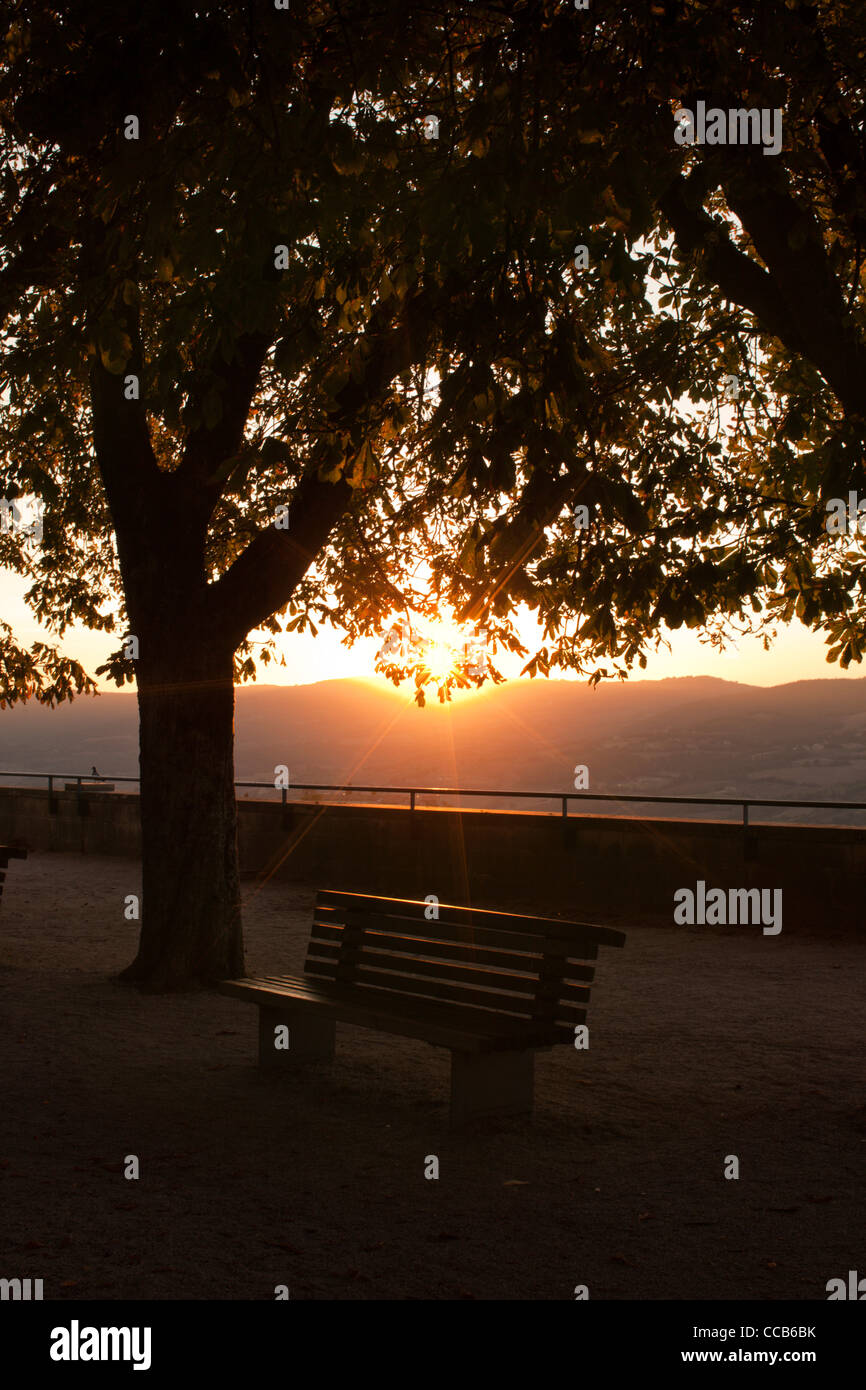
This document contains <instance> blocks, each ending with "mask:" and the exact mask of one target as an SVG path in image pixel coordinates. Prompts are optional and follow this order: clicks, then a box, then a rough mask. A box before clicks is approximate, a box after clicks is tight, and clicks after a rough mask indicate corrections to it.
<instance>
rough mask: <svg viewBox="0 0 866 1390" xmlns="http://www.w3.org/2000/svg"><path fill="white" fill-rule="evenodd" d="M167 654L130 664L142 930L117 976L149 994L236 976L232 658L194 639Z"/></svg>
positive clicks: (240, 966)
mask: <svg viewBox="0 0 866 1390" xmlns="http://www.w3.org/2000/svg"><path fill="white" fill-rule="evenodd" d="M148 645H149V648H150V651H151V652H152V651H153V649H154V646H156V645H157V644H153V645H151V644H148ZM158 645H159V646H160V648H161V647H162V644H158ZM170 648H174V649H173V650H170V652H169V654H166V652H165V649H162V650H160V655H159V659H158V660H156V661H155V660H154V659H153V658H152V656H151V657H150V658H148V656H146V654H145V651H144V644H142V653H141V660H139V662H138V663H137V674H138V707H139V718H140V752H139V762H140V768H141V773H140V776H141V852H142V927H141V938H140V943H139V951H138V955H137V957H136V959H135V960H134V961H133V963H132V965H131V966H129V968H128V969H127V970H125V971H124V972H123V974H122V976H121V978H122V979H125V980H129V981H134V982H135V983H138V984H141V985H143V986H145V987H146V988H149V989H153V990H183V989H192V988H195V987H196V986H202V985H206V984H208V983H211V982H213V981H215V980H219V979H226V978H230V977H233V976H238V975H242V974H243V973H244V957H243V936H242V930H241V903H240V876H239V872H238V852H237V804H236V800H235V788H234V683H233V677H232V656H231V653H230V652H229V653H226V652H221V653H219V654H215V653H214V651H213V646H212V643H211V642H210V641H208V640H203V639H202V638H201V637H200V636H198V637H197V636H196V634H195V630H194V629H193V630H192V631H190V630H189V629H188V630H187V634H186V640H185V644H184V647H183V649H182V650H181V651H178V650H177V648H176V647H174V644H173V643H172V644H170Z"/></svg>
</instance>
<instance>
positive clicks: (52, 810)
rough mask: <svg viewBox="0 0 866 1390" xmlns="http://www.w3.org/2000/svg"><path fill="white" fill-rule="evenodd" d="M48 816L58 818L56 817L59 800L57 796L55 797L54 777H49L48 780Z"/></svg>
mask: <svg viewBox="0 0 866 1390" xmlns="http://www.w3.org/2000/svg"><path fill="white" fill-rule="evenodd" d="M48 814H49V816H56V815H57V798H56V796H55V795H54V778H53V777H49V778H48Z"/></svg>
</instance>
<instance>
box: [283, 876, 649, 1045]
mask: <svg viewBox="0 0 866 1390" xmlns="http://www.w3.org/2000/svg"><path fill="white" fill-rule="evenodd" d="M425 910H426V911H431V909H430V908H428V907H427V904H426V903H423V902H415V901H409V900H405V899H401V898H373V897H367V896H365V895H363V894H360V893H340V892H336V891H331V890H322V891H321V892H319V893H318V894H317V896H316V906H315V912H314V918H313V929H312V933H311V936H310V945H309V952H308V955H307V961H306V966H305V971H306V974H307V975H308V976H310V977H312V978H313V979H315V980H316V981H319V982H322V983H324V982H325V981H329V982H331V983H332V984H333V985H335V986H340V985H347V986H351V987H353V988H358V989H361V990H365V989H366V990H374V989H375V990H387V991H389V993H390V994H391V995H392V997H393V996H397V995H407V996H415V997H417V998H418V999H419V1000H425V1001H427V1002H430V1001H433V1000H440V1001H443V1002H445V1003H447V1004H449V1005H452V1006H453V1005H457V1006H462V1007H464V1008H466V1009H467V1010H470V1011H471V1012H473V1013H476V1011H477V1010H486V1011H491V1010H492V1011H493V1012H494V1013H495V1014H497V1015H507V1016H508V1017H510V1018H513V1019H516V1020H524V1021H526V1022H532V1023H534V1024H535V1025H537V1026H538V1027H540V1028H542V1029H544V1030H545V1031H547V1030H549V1031H550V1034H551V1037H552V1038H556V1039H560V1040H562V1041H566V1040H568V1039H571V1038H573V1036H574V1025H575V1024H576V1023H582V1022H583V1021H584V1018H585V1016H586V1009H585V1005H586V1003H587V1002H588V1000H589V986H590V983H591V981H592V979H593V975H594V973H595V972H594V969H593V967H592V966H591V965H589V964H587V962H588V961H592V960H594V959H595V958H596V956H597V954H598V947H599V946H600V945H606V946H622V945H623V943H624V942H625V935H624V933H623V932H618V931H613V930H612V929H611V928H609V927H596V926H591V925H589V924H588V923H585V922H561V921H558V920H556V919H555V918H550V917H524V916H515V915H512V914H511V913H506V912H490V911H484V910H481V909H478V908H471V907H452V906H450V905H448V904H446V903H441V904H439V906H438V919H437V920H435V921H428V920H427V919H426V917H425Z"/></svg>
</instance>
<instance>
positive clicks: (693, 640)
mask: <svg viewBox="0 0 866 1390" xmlns="http://www.w3.org/2000/svg"><path fill="white" fill-rule="evenodd" d="M25 587H26V585H25V584H24V582H23V581H21V580H20V579H19V578H18V577H17V576H15V575H12V574H10V573H8V572H3V571H0V613H2V616H3V618H4V620H5V621H6V622H8V623H10V624H11V625H12V628H13V630H14V631H15V633H16V636H17V637H18V639H19V641H24V642H25V643H27V644H28V645H29V643H31V642H33V641H35V640H37V638H39V639H42V640H47V641H53V640H55V639H53V638H52V637H51V635H50V634H47V633H46V632H45V631H44V629H41V628H40V627H39V625H38V624H37V623H36V621H35V620H34V618H33V616H32V614H31V613H30V611H29V609H28V608H27V606H26V604H25V603H24V602H23V598H22V595H23V593H24V590H25ZM521 632H522V635H523V639H524V642H525V643H526V644H527V645H530V644H531V642H532V640H533V636H534V635H536V633H537V629H535V627H534V624H533V622H532V618H531V615H530V614H528V613H526V614H525V615H524V620H523V622H522V623H521ZM669 638H670V642H671V651H670V652H667V651H664V650H662V651H660V652H658V653H657V654H655V655H652V654H650V655H649V656H648V662H647V668H646V670H645V671H643V672H636V673H635V674H634V675H633V676H632V677H631V679H633V680H640V679H644V680H662V679H664V678H665V677H668V676H698V675H701V676H718V677H720V678H722V679H724V680H732V681H740V682H743V683H744V684H749V685H783V684H785V683H787V682H788V681H796V680H815V679H826V678H828V677H840V676H841V677H845V676H846V675H847V676H850V677H853V678H855V679H856V678H858V677H862V676H863V675H864V674H866V672H864V669H863V667H862V666H855V665H852V666H851V667H849V669H848V671H847V672H844V671H841V670H840V669H839V667H838V665H832V666H831V665H829V664H828V663H827V661H826V647H825V644H824V639H823V638H822V637H821V636H820V635H818V634H815V633H810V632H808V631H807V630H806V629H805V628H803V627H802V626H800V625H799V624H797V625H795V626H792V627H790V628H786V629H783V630H781V631H780V635H779V638H778V640H777V642H776V644H775V646H774V647H773V648H772V649H771V650H770V651H769V652H765V651H764V650H763V648H762V647H761V643H760V640H759V639H758V638H745V639H743V640H742V641H741V643H740V649H739V650H738V651H737V650H732V651H731V653H730V655H727V654H726V655H723V656H722V655H719V654H718V653H717V652H715V651H714V650H713V649H712V648H709V647H706V646H704V645H702V644H701V643H700V642H699V641H698V639H697V637H696V636H695V634H694V633H692V632H688V631H686V630H684V629H681V630H680V631H679V632H675V633H671V634H669ZM59 645H60V647H61V649H62V650H63V651H65V652H66V654H67V655H69V656H74V657H76V658H77V659H78V660H79V661H81V662H82V663H83V664H84V666H85V667H86V668H87V670H88V671H89V672H90V673H91V674H93V672H94V670H95V669H96V667H97V666H98V665H100V663H101V662H102V661H103V660H104V659H105V657H106V656H107V655H108V653H109V652H110V651H113V650H116V648H117V646H118V645H119V642H118V638H116V637H106V636H105V635H104V634H103V633H94V632H88V631H87V629H85V628H78V629H70V631H69V632H68V633H67V634H66V636H65V637H64V639H63V640H62V642H60V644H59ZM379 645H380V644H379V642H377V641H376V640H366V641H361V642H358V643H356V645H355V646H354V647H353V648H351V649H349V648H347V647H344V646H343V645H342V644H341V642H340V638H339V636H338V635H337V634H336V633H335V632H334V631H333V629H331V628H330V627H326V628H322V629H320V630H319V635H318V636H317V637H315V638H313V637H310V636H308V635H307V636H297V635H295V634H291V635H290V636H288V637H284V638H283V639H281V650H282V651H283V653H284V655H285V658H286V665H285V667H280V666H275V665H273V664H271V665H270V666H268V667H266V668H264V669H263V670H262V671H261V673H260V676H259V679H260V680H261V681H262V682H263V683H266V684H269V685H308V684H310V683H311V682H313V681H320V680H332V679H336V678H339V677H342V676H355V677H365V676H366V677H370V676H373V675H374V674H375V673H374V657H375V653H376V651H377V649H378V646H379ZM521 664H522V662H521V661H520V660H519V659H518V658H514V657H508V656H505V657H503V658H502V660H501V664H500V669H501V670H502V672H503V674H504V675H505V676H507V677H508V678H509V679H514V678H517V676H518V673H519V670H520V666H521ZM563 675H564V673H561V672H559V673H557V676H558V678H559V679H562V678H563ZM103 688H104V689H109V690H111V689H116V687H115V686H113V685H112V684H111V683H110V682H109V684H108V685H105V686H104V687H103ZM406 688H407V690H408V689H409V687H408V686H407V687H406Z"/></svg>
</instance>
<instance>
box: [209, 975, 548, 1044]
mask: <svg viewBox="0 0 866 1390" xmlns="http://www.w3.org/2000/svg"><path fill="white" fill-rule="evenodd" d="M219 990H220V992H221V993H222V994H229V995H233V996H235V997H237V998H241V999H248V1000H252V1001H253V1002H255V1003H258V1004H265V1005H270V1006H271V1007H273V1008H279V1007H280V1005H281V1004H283V1005H285V1006H287V1007H289V1008H302V1009H303V1008H310V1009H319V1010H324V1011H326V1012H330V1013H332V1014H333V1015H334V1016H335V1017H336V1018H338V1019H340V1020H341V1021H342V1022H344V1023H355V1024H358V1025H360V1026H362V1027H366V1028H373V1029H376V1030H378V1031H379V1032H383V1033H398V1034H400V1035H401V1036H404V1037H414V1038H419V1039H421V1040H422V1041H424V1042H429V1043H431V1044H433V1045H434V1046H440V1047H450V1048H457V1049H458V1050H460V1051H466V1052H484V1051H507V1050H508V1049H510V1048H521V1047H523V1048H525V1047H550V1046H552V1045H553V1043H554V1042H556V1041H561V1040H563V1033H564V1031H565V1030H563V1029H562V1028H561V1027H560V1028H559V1029H557V1028H556V1027H555V1026H554V1027H550V1026H549V1025H539V1024H533V1023H532V1022H531V1021H530V1020H527V1019H509V1018H506V1017H504V1016H502V1015H496V1014H490V1015H488V1017H487V1018H485V1017H484V1016H483V1015H481V1014H479V1013H478V1012H475V1013H473V1012H471V1011H470V1010H468V1009H449V1008H447V1007H443V1006H442V1005H434V1004H430V1003H429V1002H428V1001H424V1000H416V999H405V998H403V999H402V1000H401V997H400V996H399V995H397V996H394V995H390V996H389V995H387V994H383V992H382V991H379V990H364V991H363V992H362V991H360V990H350V991H346V990H345V988H343V989H341V988H340V987H339V986H333V987H331V988H327V987H325V988H322V989H314V988H311V987H310V985H309V981H305V980H304V979H303V978H302V977H300V978H299V977H293V976H278V977H271V978H268V977H261V978H254V979H242V980H223V981H222V982H221V983H220V985H219ZM488 1019H489V1021H488Z"/></svg>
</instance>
